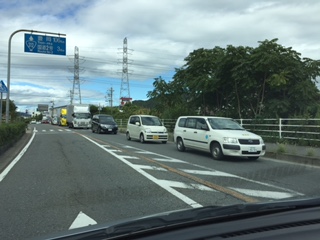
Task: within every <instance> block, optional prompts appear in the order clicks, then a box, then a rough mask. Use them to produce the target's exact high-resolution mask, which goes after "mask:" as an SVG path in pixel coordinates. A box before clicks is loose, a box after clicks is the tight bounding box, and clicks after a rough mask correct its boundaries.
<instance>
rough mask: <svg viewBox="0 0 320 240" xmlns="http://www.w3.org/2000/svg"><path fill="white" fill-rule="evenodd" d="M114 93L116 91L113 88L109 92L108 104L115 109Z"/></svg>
mask: <svg viewBox="0 0 320 240" xmlns="http://www.w3.org/2000/svg"><path fill="white" fill-rule="evenodd" d="M113 92H114V89H113V88H112V87H111V88H110V89H108V90H107V96H106V100H107V101H106V102H108V103H109V106H110V107H113Z"/></svg>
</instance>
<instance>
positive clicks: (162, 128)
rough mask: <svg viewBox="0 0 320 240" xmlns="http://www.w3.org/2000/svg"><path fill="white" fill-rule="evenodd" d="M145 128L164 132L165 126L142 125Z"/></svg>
mask: <svg viewBox="0 0 320 240" xmlns="http://www.w3.org/2000/svg"><path fill="white" fill-rule="evenodd" d="M144 128H145V129H150V130H151V132H164V131H165V130H166V128H165V127H164V126H147V125H144Z"/></svg>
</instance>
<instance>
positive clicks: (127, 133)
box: [126, 132, 131, 141]
mask: <svg viewBox="0 0 320 240" xmlns="http://www.w3.org/2000/svg"><path fill="white" fill-rule="evenodd" d="M126 138H127V140H128V141H130V140H131V137H130V133H129V132H126Z"/></svg>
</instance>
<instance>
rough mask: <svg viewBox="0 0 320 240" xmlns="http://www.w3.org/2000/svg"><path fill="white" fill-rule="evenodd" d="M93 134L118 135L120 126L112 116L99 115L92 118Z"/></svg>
mask: <svg viewBox="0 0 320 240" xmlns="http://www.w3.org/2000/svg"><path fill="white" fill-rule="evenodd" d="M91 129H92V132H96V133H99V134H100V133H113V134H117V133H118V125H117V123H116V122H115V120H114V118H113V117H112V116H111V115H106V114H97V115H93V117H92V127H91Z"/></svg>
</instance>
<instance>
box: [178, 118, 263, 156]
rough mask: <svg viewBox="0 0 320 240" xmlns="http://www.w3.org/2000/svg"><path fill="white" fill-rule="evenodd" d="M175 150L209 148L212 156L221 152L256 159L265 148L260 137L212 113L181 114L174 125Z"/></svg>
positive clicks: (234, 122) (226, 154)
mask: <svg viewBox="0 0 320 240" xmlns="http://www.w3.org/2000/svg"><path fill="white" fill-rule="evenodd" d="M173 135H174V142H175V143H176V147H177V149H178V151H181V152H183V151H185V150H186V148H192V149H197V150H201V151H207V152H210V153H211V155H212V157H213V159H216V160H221V159H223V158H224V156H238V157H248V158H249V159H258V158H259V157H260V156H263V155H264V154H265V152H266V145H265V144H264V142H263V139H262V138H261V137H260V136H258V135H256V134H254V133H251V132H248V131H246V130H245V129H244V128H243V127H242V126H241V125H240V124H239V123H238V122H236V121H235V120H233V119H231V118H223V117H212V116H181V117H179V118H178V120H177V122H176V125H175V128H174V133H173Z"/></svg>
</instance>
